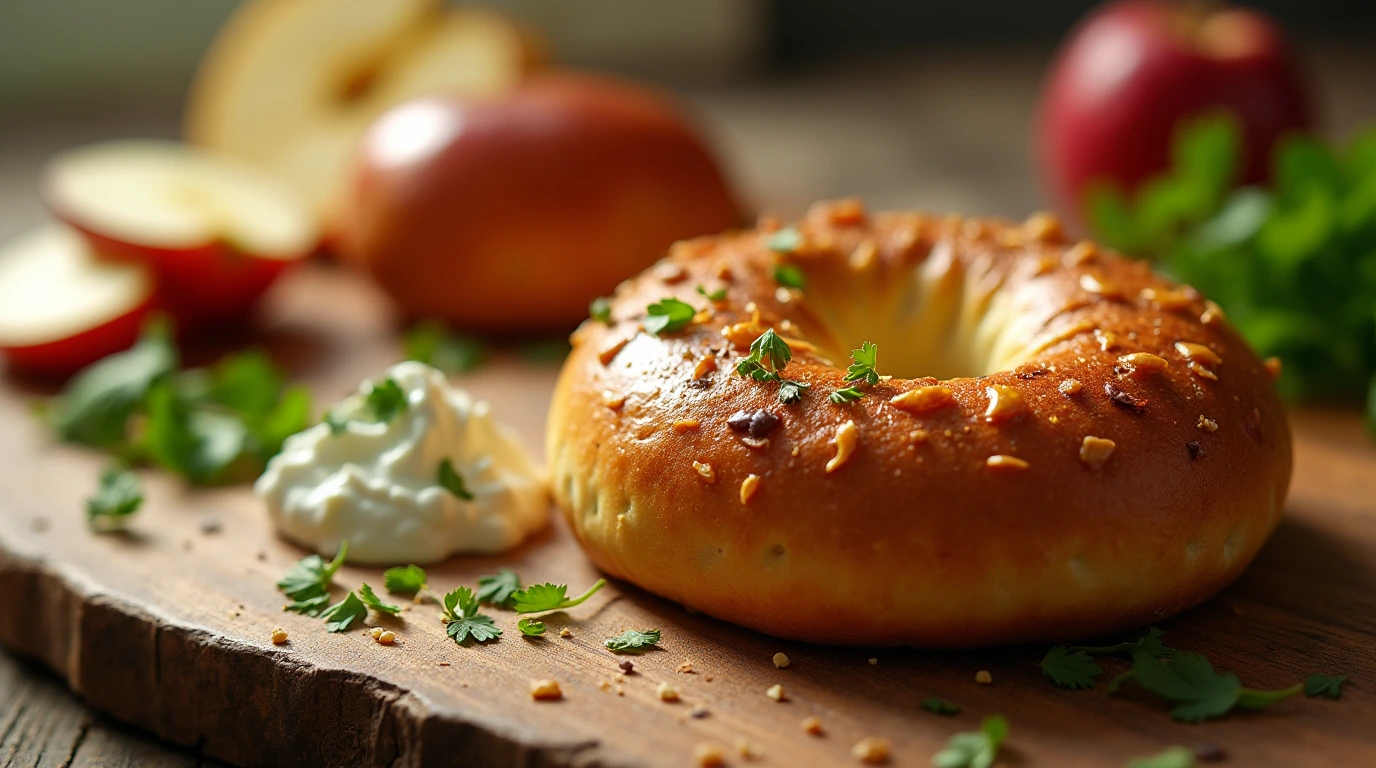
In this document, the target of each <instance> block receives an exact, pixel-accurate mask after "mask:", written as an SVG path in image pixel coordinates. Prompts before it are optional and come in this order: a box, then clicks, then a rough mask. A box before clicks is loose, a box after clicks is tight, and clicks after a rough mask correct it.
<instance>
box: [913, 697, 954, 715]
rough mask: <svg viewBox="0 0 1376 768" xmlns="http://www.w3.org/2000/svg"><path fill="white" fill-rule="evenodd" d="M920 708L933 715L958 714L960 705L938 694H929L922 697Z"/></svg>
mask: <svg viewBox="0 0 1376 768" xmlns="http://www.w3.org/2000/svg"><path fill="white" fill-rule="evenodd" d="M922 708H923V709H925V710H927V711H928V712H931V713H932V714H935V715H958V714H960V707H957V706H956V705H954V704H952V703H951V702H949V701H947V700H945V699H943V698H941V697H940V696H929V697H927V698H925V699H923V700H922Z"/></svg>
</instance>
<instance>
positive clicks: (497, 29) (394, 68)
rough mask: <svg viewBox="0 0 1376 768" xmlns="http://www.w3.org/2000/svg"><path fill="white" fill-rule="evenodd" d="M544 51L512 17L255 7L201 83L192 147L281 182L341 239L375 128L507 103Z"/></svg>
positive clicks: (234, 27) (415, 4)
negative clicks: (347, 193)
mask: <svg viewBox="0 0 1376 768" xmlns="http://www.w3.org/2000/svg"><path fill="white" fill-rule="evenodd" d="M536 51H537V46H536V45H534V44H533V41H532V39H531V38H530V37H529V36H528V35H526V34H525V33H523V31H522V30H520V29H519V28H517V27H516V26H514V25H513V24H512V23H511V22H509V21H508V20H507V19H506V18H504V17H503V16H501V15H499V14H497V13H495V12H493V11H490V10H485V9H481V8H455V9H447V8H446V5H445V3H443V2H441V1H440V0H386V1H385V2H380V1H379V0H294V1H293V2H281V0H252V1H251V2H247V3H245V4H244V5H243V6H242V7H241V8H240V9H239V11H237V12H236V13H235V15H234V16H233V17H232V18H231V19H230V21H229V23H228V24H227V25H226V26H225V28H224V30H223V31H222V32H221V33H220V36H219V37H218V38H217V39H216V41H215V44H214V46H213V47H212V48H211V50H210V53H209V54H208V55H207V56H206V59H205V61H204V62H203V63H202V65H201V69H200V71H199V72H198V73H197V76H196V81H195V83H194V85H193V87H192V90H191V95H190V98H189V101H188V110H187V115H186V135H187V138H188V139H189V140H190V141H193V142H195V143H197V144H200V145H202V146H205V147H208V148H211V149H214V150H217V151H220V152H224V153H226V154H230V155H235V156H237V157H241V158H244V159H245V160H248V161H250V162H252V163H254V164H256V165H260V166H262V167H264V168H270V169H272V170H274V171H276V172H277V173H280V174H282V176H283V177H284V178H286V179H288V180H289V181H290V182H291V183H292V184H294V185H295V186H296V187H297V188H298V189H299V190H300V191H301V192H302V193H303V194H305V195H306V196H307V198H308V199H309V201H310V204H311V207H312V210H313V211H314V213H315V214H316V217H317V219H316V220H317V221H318V222H319V223H320V224H321V226H322V227H323V228H324V229H325V230H326V232H327V234H331V229H332V227H333V222H334V220H335V217H336V215H337V213H338V211H339V202H340V199H341V196H342V190H343V186H344V179H345V176H346V171H347V169H348V167H349V160H350V158H351V157H352V155H353V149H354V144H355V142H356V141H357V139H358V137H359V136H361V135H362V134H363V131H364V130H365V129H366V128H367V126H368V124H369V123H371V122H372V120H373V119H374V118H376V117H377V116H378V115H380V114H382V113H383V112H384V111H385V110H387V109H388V108H389V107H391V106H393V105H395V104H398V103H400V102H402V101H406V100H408V99H410V98H413V97H415V96H418V95H422V94H429V93H433V92H437V91H441V92H446V93H457V94H461V95H466V96H484V95H489V94H493V93H498V92H501V91H504V90H506V89H508V88H510V87H511V86H513V85H514V84H515V83H516V82H518V81H519V80H520V79H521V78H522V77H523V76H524V75H525V74H526V73H527V71H528V70H529V69H531V68H532V67H533V66H534V65H535V62H536V60H537V59H538V58H539V57H538V56H537V54H536Z"/></svg>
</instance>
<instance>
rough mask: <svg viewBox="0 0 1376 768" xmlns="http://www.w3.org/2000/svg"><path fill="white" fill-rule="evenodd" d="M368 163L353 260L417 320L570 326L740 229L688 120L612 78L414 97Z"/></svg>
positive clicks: (351, 208)
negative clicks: (668, 256)
mask: <svg viewBox="0 0 1376 768" xmlns="http://www.w3.org/2000/svg"><path fill="white" fill-rule="evenodd" d="M360 151H361V154H360V156H359V158H358V163H357V168H356V169H355V172H354V178H353V181H352V184H351V187H350V189H349V190H348V197H347V198H346V201H345V215H344V216H343V217H342V230H343V236H342V238H341V240H340V245H341V250H342V255H343V256H344V258H345V260H347V261H351V262H353V263H355V264H357V265H359V266H361V267H363V268H364V269H365V270H367V271H368V272H369V273H370V274H371V275H372V276H373V277H374V278H375V279H376V280H377V281H378V283H379V284H380V285H381V286H382V287H383V288H384V289H386V290H387V291H388V292H389V293H391V294H392V296H393V297H395V298H396V299H397V301H398V303H400V304H401V306H402V309H403V310H404V311H405V312H406V313H407V314H409V315H411V316H419V317H434V318H441V319H444V320H448V321H450V322H452V323H454V324H455V325H457V326H460V327H466V328H475V329H484V330H492V331H507V332H510V331H534V330H549V329H560V328H569V327H571V326H572V325H574V324H576V323H577V322H578V321H579V320H581V319H582V318H584V317H587V311H588V302H589V301H590V300H591V299H593V298H595V297H597V296H599V295H603V294H606V293H609V292H610V291H611V290H612V289H613V288H614V287H616V284H617V283H618V282H620V281H621V280H623V279H625V278H627V277H629V276H631V275H633V274H635V273H636V272H638V271H640V270H641V269H643V268H645V267H647V266H649V265H650V264H652V263H653V262H654V261H655V259H657V258H659V256H660V255H661V254H662V253H663V252H664V250H665V249H666V248H667V247H668V246H669V245H671V244H672V243H673V242H674V241H675V240H679V239H682V238H688V237H694V236H697V235H705V234H713V233H716V232H720V231H721V230H723V229H726V228H729V227H732V226H735V225H736V224H738V223H739V213H738V209H737V207H736V203H735V200H734V198H733V196H732V194H731V192H730V189H729V188H728V187H727V184H726V182H725V180H724V179H723V177H722V174H721V172H720V170H719V169H718V167H717V164H716V162H715V161H714V160H713V158H712V155H711V154H710V153H709V152H708V150H707V149H706V147H705V146H704V143H703V141H702V139H701V137H700V136H699V135H698V133H697V132H696V130H694V128H693V127H692V125H691V123H690V122H689V121H688V120H687V118H686V117H685V116H684V115H683V113H682V112H681V111H680V109H679V108H678V107H677V106H676V105H675V104H674V103H673V102H672V101H671V100H670V99H668V98H667V97H665V96H664V95H662V94H660V93H658V92H656V91H653V90H651V89H649V88H645V87H641V86H636V85H632V84H630V83H627V82H624V81H620V80H616V79H612V78H609V77H602V76H593V75H571V74H563V75H557V76H546V77H541V78H537V79H534V80H531V81H529V82H527V83H525V84H523V85H521V86H518V87H517V88H516V89H515V90H513V91H511V92H508V93H504V94H501V95H498V96H495V97H493V98H490V99H465V98H460V97H453V96H448V97H446V96H435V97H432V98H425V99H420V100H417V101H411V102H408V103H405V104H403V105H400V106H398V107H395V108H393V109H392V110H391V111H390V112H388V113H386V114H384V115H383V116H382V117H381V118H379V119H378V121H377V122H376V123H374V124H373V126H372V127H371V128H370V129H369V130H368V132H367V133H366V134H365V135H364V137H363V141H362V143H361V145H360Z"/></svg>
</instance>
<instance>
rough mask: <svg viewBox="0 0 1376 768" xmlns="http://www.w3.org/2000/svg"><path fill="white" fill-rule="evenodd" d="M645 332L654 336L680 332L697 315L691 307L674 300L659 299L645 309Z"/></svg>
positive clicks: (683, 302)
mask: <svg viewBox="0 0 1376 768" xmlns="http://www.w3.org/2000/svg"><path fill="white" fill-rule="evenodd" d="M645 312H646V316H645V323H644V325H645V330H647V331H649V332H650V333H653V334H654V335H656V336H659V335H660V334H664V333H673V332H675V331H681V330H683V329H684V328H686V327H687V326H688V323H690V322H692V321H693V316H694V315H696V314H697V313H698V311H697V310H696V309H693V305H692V304H689V303H688V302H686V301H679V300H678V299H675V298H672V297H670V298H666V299H660V300H659V301H657V302H655V303H653V304H651V305H650V306H648V307H646V308H645Z"/></svg>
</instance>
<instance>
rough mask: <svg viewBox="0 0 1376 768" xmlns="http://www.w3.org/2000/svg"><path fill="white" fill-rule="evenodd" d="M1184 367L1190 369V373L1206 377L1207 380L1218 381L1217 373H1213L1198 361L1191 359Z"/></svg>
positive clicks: (1202, 377)
mask: <svg viewBox="0 0 1376 768" xmlns="http://www.w3.org/2000/svg"><path fill="white" fill-rule="evenodd" d="M1185 367H1186V368H1189V369H1190V373H1193V374H1194V375H1196V376H1198V377H1199V378H1201V379H1208V380H1209V381H1218V374H1216V373H1214V372H1213V371H1211V370H1209V369H1208V368H1205V367H1204V366H1202V365H1200V364H1199V363H1196V362H1195V361H1193V360H1191V361H1190V362H1189V363H1188V364H1187V365H1186V366H1185Z"/></svg>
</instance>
